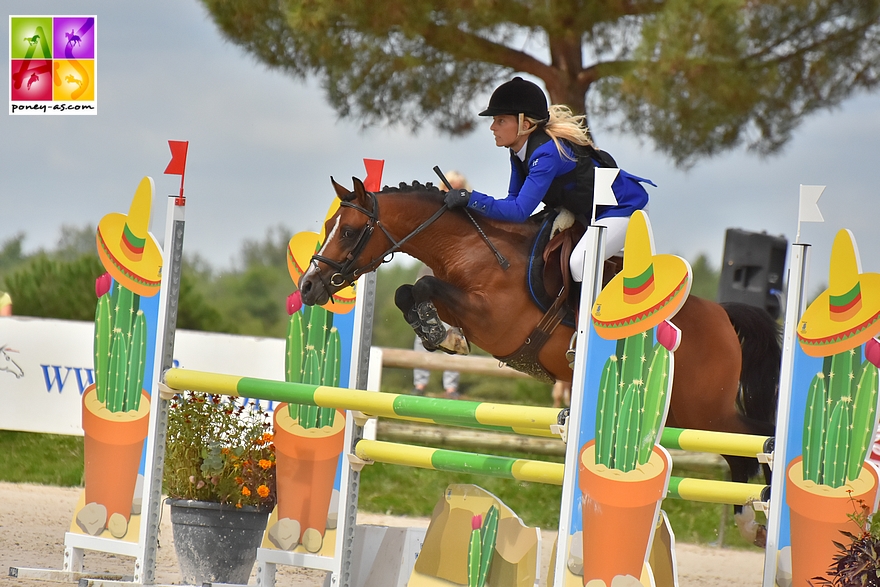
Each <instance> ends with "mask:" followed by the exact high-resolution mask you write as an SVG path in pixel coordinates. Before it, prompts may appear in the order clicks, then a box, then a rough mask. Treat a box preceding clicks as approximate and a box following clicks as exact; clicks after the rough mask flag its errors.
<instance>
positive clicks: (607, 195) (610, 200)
mask: <svg viewBox="0 0 880 587" xmlns="http://www.w3.org/2000/svg"><path fill="white" fill-rule="evenodd" d="M618 171H620V170H619V169H617V168H616V167H597V168H596V177H595V179H594V181H593V207H594V209H595V207H596V206H616V205H617V198H615V197H614V191H613V190H612V189H611V184H612V183H614V180H615V179H616V178H617V172H618Z"/></svg>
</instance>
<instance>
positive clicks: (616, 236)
mask: <svg viewBox="0 0 880 587" xmlns="http://www.w3.org/2000/svg"><path fill="white" fill-rule="evenodd" d="M596 224H600V225H602V226H604V227H605V228H606V230H605V257H604V259H603V261H604V260H606V259H609V258H610V257H613V256H614V255H618V254H620V251H621V249H623V243H624V241H625V240H626V227H627V226H629V216H611V217H606V218H602V219H601V220H597V221H596ZM586 248H587V235H586V234H584V236H583V237H582V238H581V240H579V241H578V243H577V244H576V245H575V247H574V249H573V250H572V252H571V257H570V259H569V267H570V268H571V278H572V279H574V280H575V281H583V279H584V272H583V265H582V263H583V259H584V252H585V251H586Z"/></svg>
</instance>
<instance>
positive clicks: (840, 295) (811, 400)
mask: <svg viewBox="0 0 880 587" xmlns="http://www.w3.org/2000/svg"><path fill="white" fill-rule="evenodd" d="M829 280H830V286H829V288H828V290H826V291H825V292H824V293H823V294H822V295H821V296H819V298H817V299H816V301H814V302H813V303H812V304H811V305H810V307H809V308H807V310H806V311H805V312H804V315H803V316H802V317H801V320H800V323H799V326H798V342H799V343H800V347H801V349H802V350H803V351H804V353H805V354H807V355H809V356H814V357H822V358H823V366H822V371H821V372H818V373H816V374H815V375H814V376H813V379H812V381H811V382H810V388H809V391H808V393H807V403H806V409H805V412H804V432H803V478H804V480H810V481H812V482H814V483H816V484H817V485H825V486H828V487H832V488H836V487H841V486H842V485H844V484H845V483H847V482H850V481H854V480H855V479H857V478H858V477H859V475H860V473H861V471H862V464H863V463H864V461H865V458H866V457H867V455H868V452H869V451H870V448H871V442H872V441H873V438H874V436H873V434H874V426H875V422H876V420H877V400H878V387H880V385H878V371H877V367H878V365H880V342H878V341H877V339H876V338H873V337H874V336H875V335H876V334H877V333H878V330H880V322H878V319H880V318H878V310H880V308H878V307H877V301H878V300H877V297H876V296H877V294H878V292H880V275H877V274H875V273H861V271H860V267H859V258H858V252H857V248H856V244H855V240H854V238H853V235H852V233H851V232H849V231H848V230H841V231H840V232H838V234H837V236H836V237H835V239H834V245H833V248H832V253H831V267H830V271H829ZM863 345H864V349H865V351H864V354H865V358H864V360H863V359H862V346H863Z"/></svg>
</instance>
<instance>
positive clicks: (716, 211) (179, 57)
mask: <svg viewBox="0 0 880 587" xmlns="http://www.w3.org/2000/svg"><path fill="white" fill-rule="evenodd" d="M3 6H4V7H5V8H6V10H7V13H8V14H10V15H91V14H94V15H97V24H96V30H97V47H98V58H97V105H98V115H97V116H10V115H8V114H0V178H2V179H0V242H4V241H6V240H8V239H9V238H11V237H13V236H14V235H16V234H17V233H20V232H23V233H24V234H25V235H26V240H25V249H26V251H28V252H30V251H33V250H35V249H37V248H52V247H54V246H55V245H56V243H57V240H58V238H59V234H60V228H61V226H62V225H63V224H68V225H73V226H77V227H81V226H84V225H87V224H88V225H95V224H96V223H97V222H98V220H99V219H100V218H101V217H102V216H103V215H104V214H106V213H108V212H113V211H118V212H127V207H128V204H129V203H130V200H131V196H132V195H133V193H134V190H135V188H136V186H137V184H138V182H139V180H140V178H141V177H143V176H144V175H150V176H152V177H153V178H154V180H155V183H156V195H157V198H156V202H155V204H154V213H153V227H152V231H153V233H154V234H155V235H156V236H157V237H158V238H159V239H160V240H161V238H162V236H163V234H164V215H165V208H166V198H165V196H167V195H169V194H172V193H175V192H176V191H177V187H178V182H179V178H178V177H176V176H165V175H163V174H162V172H163V171H164V169H165V166H166V165H167V163H168V161H169V158H170V153H169V150H168V145H167V141H168V139H175V140H188V141H190V147H189V159H188V166H187V175H186V195H187V197H188V198H187V202H188V205H187V227H186V237H185V245H184V249H185V251H186V252H190V253H192V252H197V253H199V254H200V255H201V256H203V257H204V258H205V259H207V260H208V261H209V262H210V263H211V264H212V265H213V266H214V267H215V268H224V267H229V266H230V265H231V264H232V263H233V262H234V261H235V259H236V258H237V253H238V251H239V250H240V248H241V244H242V242H243V241H244V240H245V239H261V238H263V236H264V235H265V233H266V231H267V229H269V228H270V227H273V226H276V225H279V224H283V225H285V226H287V227H289V228H290V229H292V231H293V232H298V231H301V230H317V229H318V226H319V222H320V221H321V220H323V217H324V213H325V211H326V210H327V208H328V206H329V205H330V202H331V199H332V197H333V191H332V189H331V186H330V181H329V178H330V176H331V175H332V176H334V177H335V178H336V179H337V180H338V181H340V182H341V183H343V184H344V185H348V184H350V181H351V180H350V178H351V176H353V175H355V176H358V177H363V176H364V170H363V165H362V161H361V160H362V158H364V157H369V158H376V159H385V160H386V164H385V175H384V178H383V183H391V184H396V183H398V182H400V181H407V182H409V181H411V180H413V179H419V180H421V181H436V180H435V177H434V175H433V172H432V171H431V169H432V167H433V166H434V165H439V166H440V167H441V168H442V169H444V170H449V169H458V170H460V171H462V172H463V173H464V174H465V175H466V176H468V178H469V179H470V180H471V183H472V184H473V185H474V187H475V188H477V189H480V190H481V191H485V192H488V193H491V194H493V195H503V194H504V192H505V190H506V186H507V177H508V170H509V167H508V163H507V155H506V154H505V152H504V151H503V150H501V149H498V148H496V147H495V146H494V142H493V140H492V136H491V133H490V131H489V130H488V122H489V121H486V123H485V124H484V125H483V126H482V127H480V128H479V129H478V130H477V131H476V132H475V133H473V134H472V135H470V136H468V137H467V138H464V139H449V138H446V137H441V136H439V135H438V134H437V133H435V132H434V131H433V130H432V129H430V128H425V129H424V130H423V131H422V132H420V133H418V134H415V135H414V134H412V133H411V132H410V131H409V130H408V129H404V128H392V129H374V130H370V131H367V132H361V131H360V130H359V125H358V124H357V122H355V121H340V120H338V118H337V116H336V114H335V112H334V111H332V110H331V109H330V108H329V107H328V106H327V105H326V104H325V102H324V97H323V94H322V92H321V91H320V89H319V88H318V87H317V83H316V82H315V80H312V81H311V82H309V83H307V84H303V82H301V81H297V80H293V79H291V78H288V77H285V76H283V75H282V74H280V73H278V72H274V71H269V70H267V69H266V68H265V67H264V66H262V65H261V64H259V63H257V62H256V61H255V60H254V59H253V58H251V57H250V56H248V55H245V54H244V53H243V51H242V50H241V49H239V48H237V47H235V46H233V45H232V44H230V43H228V42H225V41H224V40H223V39H222V38H221V37H220V34H219V33H218V31H217V29H216V27H215V26H214V24H213V23H212V22H211V21H210V19H209V18H208V16H207V14H206V11H205V9H204V8H202V6H201V4H199V3H198V2H196V1H195V0H158V1H156V0H154V1H151V2H138V3H133V2H119V1H117V0H105V1H71V0H64V1H50V0H46V1H41V0H6V1H5V2H4V3H3ZM8 26H9V22H8V18H3V19H2V27H3V29H2V30H3V38H4V41H5V47H6V48H5V50H4V51H5V53H4V55H5V56H6V58H7V60H8V57H9V45H8V39H9V31H8ZM7 96H8V81H7ZM487 100H488V96H479V97H475V104H474V108H475V110H477V109H478V108H480V107H481V106H483V105H484V104H485V102H486V101H487ZM4 110H5V111H6V112H8V106H4ZM878 113H880V96H877V95H873V96H866V95H862V96H859V97H856V98H853V99H851V100H849V101H847V102H845V103H844V104H843V105H842V106H841V107H840V108H839V109H836V110H834V111H831V112H824V113H821V114H819V115H816V116H813V117H812V118H810V119H808V120H807V122H806V123H805V124H803V125H802V126H801V127H800V128H799V129H798V130H797V131H796V132H795V137H794V140H793V141H792V142H791V143H789V144H788V145H787V146H786V147H785V149H784V150H783V152H782V153H781V154H779V155H777V156H774V157H771V158H767V159H759V158H758V157H756V156H754V155H751V154H748V153H746V152H745V151H744V150H742V149H741V150H738V151H734V152H729V153H726V154H724V155H722V156H721V157H718V158H715V159H712V160H708V161H701V162H700V163H698V164H697V165H696V167H694V168H693V169H691V170H690V171H688V172H683V171H679V170H677V169H676V168H675V167H674V166H673V165H672V163H671V162H670V161H669V160H668V159H667V158H665V157H663V156H661V155H659V154H657V153H655V152H654V151H653V149H652V147H651V146H650V145H649V144H640V142H639V141H638V140H636V139H633V138H631V137H626V136H621V135H618V134H614V133H611V132H610V131H608V130H607V129H606V128H603V126H602V121H600V120H592V121H591V122H592V126H593V130H594V134H595V136H596V140H597V143H598V144H599V146H600V147H602V148H604V149H606V150H608V151H609V152H611V153H612V154H613V155H614V156H615V158H616V159H617V161H618V163H619V164H620V165H621V167H623V168H625V169H627V170H628V171H630V172H632V173H635V174H636V175H640V176H643V177H648V178H651V179H653V180H654V182H655V183H657V185H658V186H659V187H658V188H656V189H651V198H652V199H651V207H650V212H651V218H652V224H653V227H654V235H655V243H656V247H657V250H658V252H668V253H677V254H681V255H683V256H685V257H687V258H688V259H690V260H694V259H695V258H696V257H697V255H699V254H700V253H705V254H707V255H708V256H709V258H710V259H711V260H712V262H713V263H720V261H721V256H722V251H723V246H724V231H725V229H727V228H730V227H733V228H741V229H744V230H747V231H754V232H761V231H767V232H768V233H770V234H773V235H783V236H785V237H786V238H787V239H788V240H789V242H791V241H793V240H794V238H795V233H796V229H797V226H796V225H797V202H798V186H799V184H802V183H803V184H821V185H827V186H828V187H827V189H826V191H825V194H824V195H823V196H822V198H821V199H820V200H819V206H820V209H821V211H822V213H823V214H824V216H825V220H826V222H825V223H824V224H805V225H803V228H802V230H801V242H806V243H810V244H811V245H813V246H812V248H811V251H812V262H813V264H812V277H813V278H812V282H814V283H822V282H825V281H827V271H828V257H829V254H830V246H831V242H832V240H833V237H834V234H835V233H836V231H837V230H839V229H840V228H849V229H851V230H852V231H853V232H854V234H855V236H856V239H857V241H858V243H859V248H860V251H861V255H862V263H863V267H864V269H866V270H871V271H878V270H880V256H876V255H875V257H874V258H871V255H872V253H874V252H876V251H878V249H880V231H878V230H877V229H876V228H875V223H876V219H877V215H878V207H880V206H878V197H877V193H876V192H877V189H876V187H875V185H876V183H877V182H876V178H875V173H876V171H877V168H878V154H880V115H878Z"/></svg>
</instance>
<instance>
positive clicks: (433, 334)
mask: <svg viewBox="0 0 880 587" xmlns="http://www.w3.org/2000/svg"><path fill="white" fill-rule="evenodd" d="M421 281H422V280H419V282H421ZM418 293H420V292H419V290H418V288H417V286H413V285H408V284H406V285H401V286H400V287H399V288H397V291H396V292H395V293H394V304H395V305H396V306H397V307H398V308H399V309H400V311H401V312H403V317H404V319H405V320H406V321H407V323H408V324H409V325H410V326H412V328H413V330H414V331H415V333H416V335H418V337H419V338H421V339H422V344H423V345H424V347H425V349H426V350H429V351H434V350H437V349H440V350H442V351H443V352H446V353H450V354H458V355H466V354H468V353H470V345H469V344H468V342H467V340H466V339H465V337H464V335H463V334H462V332H461V330H459V329H458V328H455V327H453V326H449V325H448V324H446V323H445V322H443V321H442V320H441V319H440V315H439V314H438V313H437V308H436V307H435V306H434V303H433V302H431V300H430V299H421V300H419V299H417V297H416V296H417V294H418ZM422 297H424V296H422Z"/></svg>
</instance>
